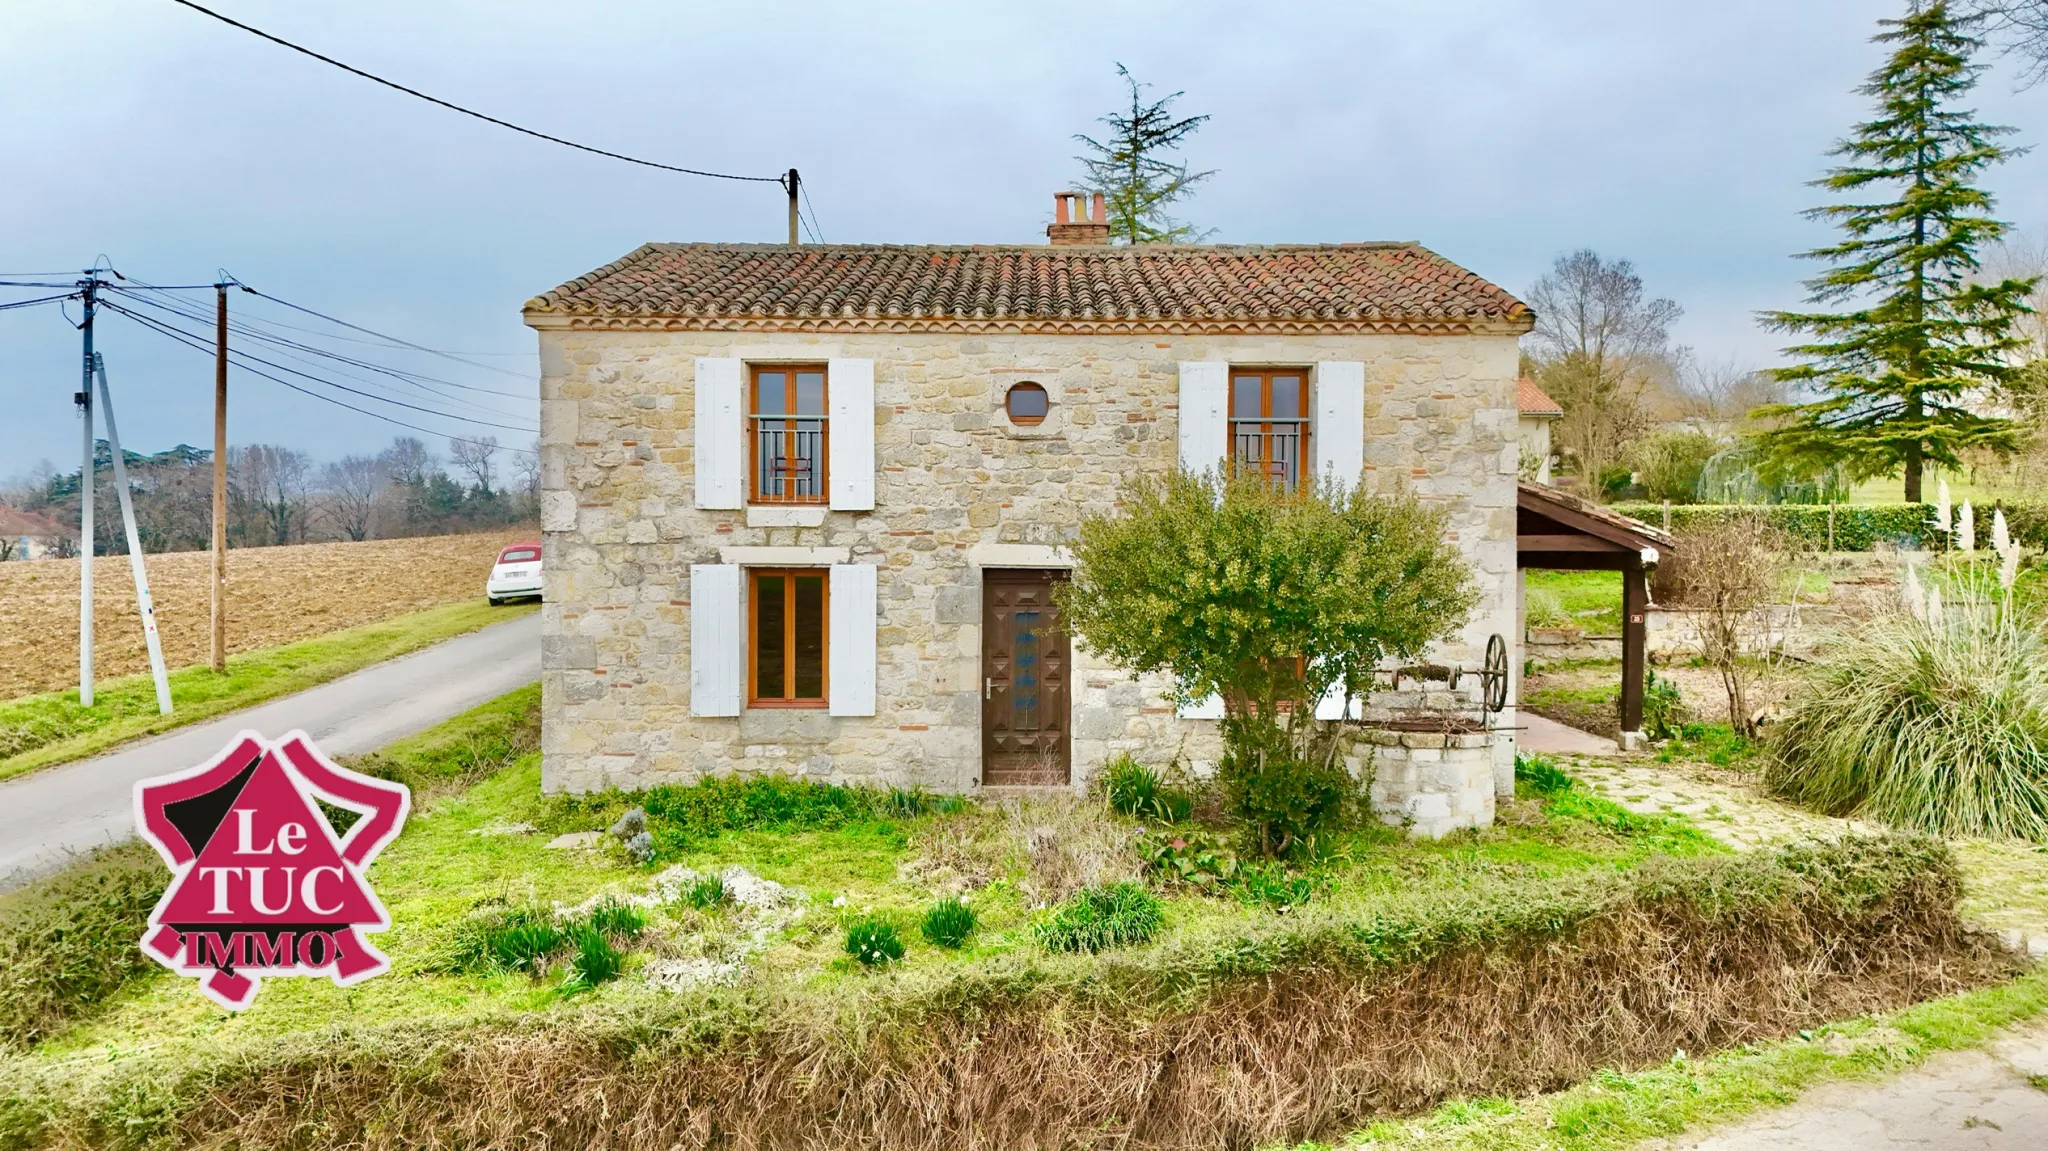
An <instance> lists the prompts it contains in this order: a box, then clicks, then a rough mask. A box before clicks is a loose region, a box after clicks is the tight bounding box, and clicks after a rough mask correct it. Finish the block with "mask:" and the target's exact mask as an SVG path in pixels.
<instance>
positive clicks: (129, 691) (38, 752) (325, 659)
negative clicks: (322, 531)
mask: <svg viewBox="0 0 2048 1151" xmlns="http://www.w3.org/2000/svg"><path fill="white" fill-rule="evenodd" d="M533 610H535V605H532V604H523V605H513V606H508V607H501V608H493V607H491V606H489V605H487V604H485V603H484V602H483V601H482V600H481V599H478V600H472V601H465V602H462V603H453V604H447V605H445V606H442V607H436V608H429V609H427V610H426V611H420V612H414V613H412V614H410V615H402V616H397V617H394V618H392V619H387V620H382V621H380V622H377V623H372V624H364V625H362V626H359V627H352V628H349V629H347V630H345V631H338V632H334V633H332V634H329V635H324V636H319V637H317V638H315V639H308V640H300V641H299V642H297V643H289V644H284V645H282V646H280V647H273V648H266V649H263V650H261V651H252V652H246V653H243V654H240V655H231V656H229V657H228V661H227V662H228V669H227V671H226V672H225V673H220V674H217V673H215V672H214V671H213V669H211V668H208V667H205V666H199V667H186V668H179V669H177V670H175V671H173V672H171V673H170V681H171V702H172V704H173V705H174V707H175V710H173V711H172V712H171V714H169V715H159V714H157V709H156V687H155V684H154V683H153V681H152V680H151V679H150V677H149V676H147V675H131V676H123V677H121V678H119V679H111V680H105V681H102V682H100V683H99V684H97V685H95V687H94V689H93V705H92V706H91V707H80V706H79V705H78V692H77V691H76V690H75V689H74V690H72V691H61V692H49V693H47V694H43V695H29V696H22V697H20V698H19V699H12V700H6V701H0V779H6V778H8V777H10V776H16V775H20V774H22V773H23V772H28V771H34V770H35V769H37V768H39V767H47V766H49V765H50V764H53V763H64V762H67V761H69V760H74V759H82V758H84V757H86V756H89V755H94V754H97V753H99V752H102V751H105V750H107V749H108V748H110V747H113V746H115V745H116V744H121V743H126V742H127V741H129V740H131V739H137V738H140V737H142V736H146V735H156V734H158V733H159V732H165V731H169V730H171V729H172V728H176V727H183V726H184V725H186V724H189V723H197V722H199V721H201V720H206V719H211V718H213V717H214V716H217V715H221V714H224V713H226V712H230V711H236V710H239V709H241V708H245V707H248V706H250V705H252V704H257V703H262V702H263V701H265V700H268V699H275V698H276V697H278V696H281V695H289V694H291V693H293V692H296V691H303V690H305V689H306V688H309V687H313V686H315V685H316V684H322V683H326V682H327V681H328V680H332V679H338V678H340V677H342V676H344V675H348V674H349V673H351V672H355V671H360V670H362V669H363V668H366V667H368V666H370V665H371V664H374V663H381V662H383V661H385V660H387V659H394V658H396V657H398V656H401V655H405V654H406V653H408V652H412V651H417V650H419V649H420V648H423V647H426V646H428V645H429V644H434V643H438V642H440V641H441V640H444V639H448V638H450V637H452V636H457V635H461V634H463V633H465V632H472V631H475V630H477V629H478V628H481V627H485V626H487V625H490V624H494V623H499V622H502V621H504V620H508V619H512V618H514V617H515V616H519V615H523V614H525V613H527V612H530V611H533Z"/></svg>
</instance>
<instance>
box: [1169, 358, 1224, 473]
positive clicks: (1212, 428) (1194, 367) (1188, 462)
mask: <svg viewBox="0 0 2048 1151" xmlns="http://www.w3.org/2000/svg"><path fill="white" fill-rule="evenodd" d="M1229 403H1230V365H1229V364H1225V363H1220V362H1215V361H1194V360H1189V361H1183V362H1182V363H1181V365H1180V466H1181V467H1182V468H1184V469H1186V470H1187V471H1190V472H1207V471H1214V472H1217V473H1218V474H1221V473H1222V470H1223V468H1224V466H1225V463H1226V461H1227V460H1228V459H1229V456H1230V421H1229V420H1228V419H1226V418H1225V415H1224V413H1225V411H1226V409H1227V408H1228V406H1229Z"/></svg>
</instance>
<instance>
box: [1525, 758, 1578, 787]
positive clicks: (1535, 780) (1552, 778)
mask: <svg viewBox="0 0 2048 1151" xmlns="http://www.w3.org/2000/svg"><path fill="white" fill-rule="evenodd" d="M1515 783H1516V784H1517V785H1518V786H1521V787H1526V788H1527V789H1528V790H1529V791H1531V792H1533V793H1535V794H1537V795H1556V794H1557V793H1558V792H1560V791H1567V790H1569V789H1570V788H1571V786H1572V777H1571V776H1569V775H1566V774H1565V773H1564V769H1562V768H1560V767H1558V766H1557V764H1555V763H1552V762H1551V761H1550V760H1549V759H1548V758H1546V757H1544V756H1540V755H1523V754H1522V753H1521V752H1519V751H1518V752H1516V753H1515Z"/></svg>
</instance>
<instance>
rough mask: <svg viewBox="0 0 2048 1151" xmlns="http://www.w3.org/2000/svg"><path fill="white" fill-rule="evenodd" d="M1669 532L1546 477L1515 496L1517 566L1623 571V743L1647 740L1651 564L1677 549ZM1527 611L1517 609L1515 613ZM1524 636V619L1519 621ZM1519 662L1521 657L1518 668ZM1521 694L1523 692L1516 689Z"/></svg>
mask: <svg viewBox="0 0 2048 1151" xmlns="http://www.w3.org/2000/svg"><path fill="white" fill-rule="evenodd" d="M1673 546H1674V541H1673V540H1672V537H1671V535H1670V534H1669V533H1667V532H1663V531H1660V530H1658V529H1656V528H1653V527H1651V526H1650V525H1648V524H1646V523H1643V522H1642V521H1640V520H1633V519H1630V518H1629V517H1627V516H1624V515H1620V514H1618V513H1615V512H1612V511H1609V510H1608V509H1606V508H1603V507H1601V506H1599V505H1598V504H1593V503H1588V502H1587V501H1585V500H1582V499H1579V498H1577V497H1575V496H1570V495H1566V494H1565V493H1563V492H1561V491H1558V490H1557V489H1555V488H1551V487H1546V486H1544V485H1542V484H1533V483H1528V482H1523V483H1522V484H1520V485H1519V489H1518V491H1517V495H1516V500H1515V566H1516V568H1518V569H1524V570H1526V569H1528V568H1550V569H1553V570H1562V571H1618V572H1620V573H1621V745H1622V747H1624V748H1629V749H1633V748H1635V747H1639V746H1641V745H1642V743H1643V683H1644V680H1643V673H1644V671H1645V669H1646V667H1647V664H1646V662H1645V660H1646V653H1645V648H1646V646H1647V644H1646V639H1647V633H1646V631H1645V628H1644V617H1645V616H1646V615H1647V613H1648V611H1649V606H1650V587H1649V580H1648V571H1649V569H1650V568H1652V567H1655V566H1656V564H1657V561H1658V559H1659V558H1661V557H1666V556H1669V555H1671V554H1672V553H1673ZM1520 614H1521V613H1520V612H1519V611H1518V612H1517V615H1518V616H1519V615H1520ZM1516 629H1517V633H1518V638H1520V636H1523V635H1526V625H1525V622H1524V621H1523V620H1521V619H1519V618H1518V619H1517V621H1516ZM1519 664H1520V661H1519V660H1518V661H1517V667H1518V669H1519ZM1517 697H1518V701H1519V691H1518V692H1517Z"/></svg>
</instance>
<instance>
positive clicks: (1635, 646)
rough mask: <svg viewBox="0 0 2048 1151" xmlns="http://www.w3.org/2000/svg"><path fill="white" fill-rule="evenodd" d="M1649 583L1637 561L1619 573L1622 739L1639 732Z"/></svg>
mask: <svg viewBox="0 0 2048 1151" xmlns="http://www.w3.org/2000/svg"><path fill="white" fill-rule="evenodd" d="M1649 610H1650V589H1649V582H1648V581H1647V580H1646V579H1644V578H1643V564H1642V561H1641V560H1640V559H1638V560H1637V561H1636V562H1635V563H1634V564H1633V565H1632V566H1630V567H1626V568H1623V569H1622V572H1621V731H1622V738H1623V739H1624V740H1626V739H1627V737H1628V736H1629V734H1630V733H1640V732H1641V731H1642V730H1643V667H1644V663H1645V656H1646V649H1647V647H1648V646H1649V628H1648V624H1647V622H1646V618H1645V617H1646V616H1647V615H1648V614H1649Z"/></svg>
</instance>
